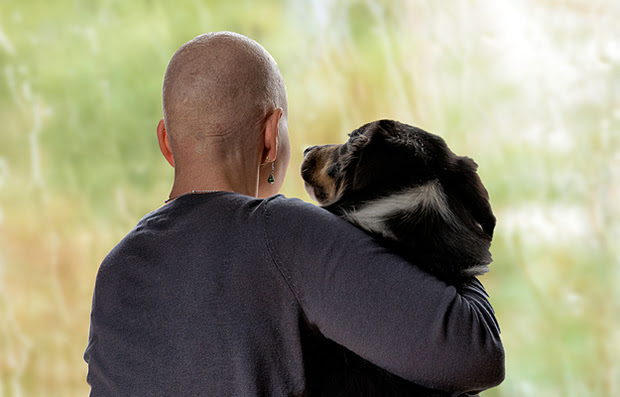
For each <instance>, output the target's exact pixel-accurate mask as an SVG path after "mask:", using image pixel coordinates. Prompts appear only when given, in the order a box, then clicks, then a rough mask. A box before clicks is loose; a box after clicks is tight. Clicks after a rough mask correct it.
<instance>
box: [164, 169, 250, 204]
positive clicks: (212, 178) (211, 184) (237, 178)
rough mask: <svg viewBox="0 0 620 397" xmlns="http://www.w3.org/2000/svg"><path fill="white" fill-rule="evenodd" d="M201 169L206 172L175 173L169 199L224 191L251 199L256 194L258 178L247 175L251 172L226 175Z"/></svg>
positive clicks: (214, 170) (217, 171)
mask: <svg viewBox="0 0 620 397" xmlns="http://www.w3.org/2000/svg"><path fill="white" fill-rule="evenodd" d="M194 169H196V168H194ZM202 169H204V170H208V171H204V172H193V173H179V172H175V176H174V184H173V186H172V191H171V192H170V198H174V197H178V196H180V195H183V194H187V193H191V192H192V191H194V192H205V191H225V192H235V193H239V194H243V195H246V196H253V197H256V196H257V194H258V176H257V175H255V176H253V177H252V175H249V174H252V172H251V171H248V172H243V171H238V172H235V173H226V172H223V171H224V170H221V169H220V170H216V169H212V168H211V169H209V168H202ZM254 173H256V172H254Z"/></svg>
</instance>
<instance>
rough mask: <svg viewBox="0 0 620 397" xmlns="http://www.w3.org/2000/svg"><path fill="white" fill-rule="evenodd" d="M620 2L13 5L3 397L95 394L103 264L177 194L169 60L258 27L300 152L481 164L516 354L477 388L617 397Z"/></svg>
mask: <svg viewBox="0 0 620 397" xmlns="http://www.w3.org/2000/svg"><path fill="white" fill-rule="evenodd" d="M618 18H620V6H619V5H618V4H616V3H615V2H612V1H602V0H601V1H590V0H569V1H562V2H560V1H554V0H539V1H536V0H526V1H522V2H515V1H510V0H498V1H496V2H483V1H475V0H471V1H470V0H462V1H428V0H427V1H423V0H419V1H417V0H411V1H405V0H397V1H388V0H382V1H379V0H377V1H372V0H368V1H356V0H315V1H302V0H298V1H292V0H291V1H284V0H282V1H275V0H262V1H252V0H242V1H234V2H232V1H228V0H221V1H218V0H202V1H201V0H179V1H176V2H174V3H173V2H157V1H154V0H132V1H121V0H99V1H90V0H71V1H69V0H55V1H43V0H0V73H1V75H0V119H1V120H3V128H2V131H1V134H2V135H1V137H2V145H0V315H1V318H2V325H1V326H0V395H3V396H43V395H45V396H63V397H64V396H74V395H75V396H78V395H85V394H87V393H88V386H87V385H86V383H85V380H84V379H85V374H86V365H85V364H84V362H83V361H82V358H81V356H82V353H83V350H84V348H85V346H86V341H87V336H88V322H89V311H90V299H91V295H92V287H93V284H94V277H95V274H96V270H97V267H98V265H99V263H100V261H101V260H102V258H103V257H104V256H105V254H106V253H107V252H108V251H109V249H110V248H111V247H113V245H114V244H115V243H116V242H117V241H119V240H120V238H122V236H124V234H125V233H126V232H127V231H128V230H129V229H130V228H131V227H133V225H134V224H135V223H136V222H137V221H138V220H139V218H140V217H141V216H142V215H144V214H145V213H146V212H149V211H151V210H152V209H154V208H156V207H158V206H159V205H161V204H162V202H163V200H164V199H165V198H166V197H167V194H168V189H169V187H170V184H171V179H172V170H171V168H170V167H169V166H168V165H167V163H166V162H165V161H164V160H163V158H161V156H160V154H159V151H158V147H157V143H156V140H155V127H156V125H157V122H158V120H159V119H160V118H161V116H162V112H161V100H160V98H161V97H160V95H161V94H160V90H161V81H162V78H163V75H164V71H165V68H166V65H167V62H168V60H169V59H170V57H171V56H172V54H173V53H174V52H175V51H176V49H177V48H178V47H179V46H180V45H181V44H183V43H184V42H186V41H188V40H190V39H191V38H193V37H194V36H196V35H198V34H201V33H204V32H207V31H218V30H232V31H237V32H239V33H242V34H246V35H248V36H250V37H252V38H253V39H255V40H257V41H258V42H260V43H261V44H262V45H263V46H264V47H265V48H266V49H267V50H268V51H270V52H271V54H272V55H273V56H274V58H275V59H276V60H277V61H278V64H279V66H280V68H281V70H282V73H283V75H284V78H285V80H286V83H287V87H288V95H289V125H290V132H291V140H292V146H293V158H292V160H291V166H290V169H289V174H288V177H287V180H286V182H285V185H284V188H283V193H285V194H286V195H288V196H298V197H302V198H304V199H308V196H307V195H306V193H305V192H304V191H303V185H302V183H301V179H300V178H299V177H298V167H299V163H300V161H301V153H302V150H303V148H304V147H306V146H308V145H311V144H320V143H328V142H341V141H343V140H344V139H345V136H346V133H348V132H349V131H351V130H352V129H354V128H356V127H357V126H359V125H361V124H363V123H365V122H368V121H371V120H373V119H377V118H394V119H398V120H400V121H403V122H406V123H410V124H414V125H417V126H420V127H422V128H424V129H427V130H429V131H431V132H435V133H437V134H440V135H442V136H443V137H444V138H446V140H447V142H448V144H449V145H450V146H451V148H452V149H453V150H454V151H455V152H456V153H458V154H462V155H468V156H471V157H473V158H474V159H475V160H476V161H477V163H478V164H479V165H480V169H479V172H480V174H481V176H482V179H483V181H484V182H485V185H486V186H487V188H488V190H489V192H490V195H491V201H492V204H493V208H494V210H495V212H496V215H497V217H498V227H497V231H496V235H495V240H494V244H493V255H494V258H495V263H494V265H493V270H492V272H491V273H490V274H489V275H486V276H484V277H483V279H482V281H483V282H484V283H485V285H486V286H487V290H488V291H489V293H490V294H491V299H492V303H493V305H494V307H495V308H496V311H497V317H498V319H499V321H500V324H501V326H502V332H503V339H504V343H505V347H506V352H507V379H506V381H505V382H504V384H502V385H501V386H500V387H498V388H496V389H493V390H491V391H489V392H486V393H484V395H485V396H489V397H490V396H523V395H526V396H616V395H620V331H619V329H620V327H618V325H620V321H619V320H620V292H619V291H618V288H617V285H618V282H619V281H620V259H619V258H620V255H619V252H618V250H619V246H620V244H618V243H619V241H620V222H619V221H620V204H619V203H620V134H619V128H618V127H619V124H620V98H619V95H620V42H619V39H618V38H619V37H620V25H618V24H617V20H618Z"/></svg>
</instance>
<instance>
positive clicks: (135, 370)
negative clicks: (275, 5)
mask: <svg viewBox="0 0 620 397" xmlns="http://www.w3.org/2000/svg"><path fill="white" fill-rule="evenodd" d="M163 108H164V118H163V119H162V121H161V122H160V123H159V125H158V127H157V136H158V140H159V146H160V149H161V152H162V154H163V156H164V157H165V158H166V160H168V162H169V163H170V164H171V165H172V166H173V167H174V184H173V187H172V191H171V193H170V198H169V200H168V201H167V203H166V204H165V205H163V206H162V207H161V208H158V209H156V210H155V211H153V212H151V213H149V214H147V215H146V216H144V218H142V219H141V220H140V221H139V222H138V224H137V225H136V226H135V228H134V229H133V230H131V231H130V232H129V233H128V234H127V236H126V237H125V238H124V239H123V240H122V241H121V242H120V243H119V244H118V245H117V246H116V247H114V248H113V249H112V251H111V252H110V253H109V254H108V255H107V256H106V258H105V259H104V260H103V262H102V263H101V266H100V268H99V271H98V273H97V279H96V284H95V289H94V295H93V302H92V313H91V326H90V337H89V343H88V346H87V348H86V352H85V354H84V358H85V360H86V362H87V363H88V375H87V381H88V383H89V384H90V386H91V396H95V397H101V396H303V395H312V391H313V383H316V382H318V380H315V379H313V378H312V375H311V374H312V373H313V371H312V368H310V365H307V363H309V362H312V361H313V360H312V353H313V351H312V349H310V348H309V346H311V345H312V342H313V341H312V340H311V339H312V338H315V337H320V338H328V339H330V340H333V341H335V342H336V343H338V344H341V345H343V346H345V347H346V348H348V349H350V350H352V351H353V352H355V353H357V354H358V355H360V356H361V357H363V358H365V359H366V360H369V361H370V362H372V363H374V364H376V365H378V366H380V367H382V368H384V369H386V370H387V371H389V372H391V373H393V374H396V375H398V376H400V377H402V378H404V379H406V380H408V381H410V382H412V383H416V384H419V385H422V386H425V387H429V388H433V389H437V390H443V391H445V392H446V393H447V395H461V394H464V393H467V392H470V393H472V394H475V393H477V392H479V391H481V390H485V389H487V388H490V387H493V386H495V385H497V384H499V383H500V382H501V381H502V380H503V378H504V351H503V347H502V344H501V341H500V336H499V329H498V326H497V322H496V320H495V317H494V315H493V309H492V308H491V306H490V304H489V302H488V301H487V297H486V294H485V293H484V289H483V288H482V286H481V285H480V284H479V283H477V284H472V286H470V287H465V288H463V289H462V290H459V291H457V290H456V289H455V288H454V287H451V286H448V285H446V284H444V283H443V282H441V281H439V280H437V279H435V278H433V277H431V276H430V275H427V274H426V273H424V272H423V271H422V270H420V269H419V268H417V267H416V266H414V265H412V264H410V263H407V262H405V261H404V260H403V259H401V258H400V257H398V256H396V255H393V254H391V253H390V252H388V251H387V250H385V249H384V248H383V247H381V246H380V245H379V244H377V243H376V242H375V241H374V240H373V239H372V238H371V237H370V236H369V235H367V234H365V233H364V232H362V231H360V230H359V229H357V228H355V227H354V226H352V225H351V224H349V223H348V222H346V221H344V220H342V219H340V218H338V217H336V216H335V215H332V214H331V213H328V212H327V211H325V210H323V209H321V208H318V207H316V206H314V205H311V204H307V203H304V202H302V201H300V200H298V199H290V198H285V197H283V196H281V195H277V193H278V191H279V189H280V187H281V186H282V182H283V180H284V177H285V175H286V169H287V166H288V163H289V157H290V145H289V138H288V125H287V100H286V89H285V86H284V81H283V79H282V76H281V74H280V71H279V69H278V66H277V64H276V62H275V61H274V60H273V58H272V57H271V56H270V55H269V53H267V51H265V49H264V48H263V47H261V46H260V45H259V44H258V43H256V42H254V41H253V40H251V39H249V38H247V37H245V36H242V35H238V34H235V33H230V32H219V33H209V34H205V35H201V36H198V37H196V38H195V39H193V40H191V41H189V42H188V43H186V44H185V45H183V46H182V47H181V48H180V49H179V50H178V51H177V52H176V53H175V54H174V56H173V57H172V60H171V61H170V63H169V65H168V68H167V70H166V74H165V78H164V83H163ZM270 182H273V183H270Z"/></svg>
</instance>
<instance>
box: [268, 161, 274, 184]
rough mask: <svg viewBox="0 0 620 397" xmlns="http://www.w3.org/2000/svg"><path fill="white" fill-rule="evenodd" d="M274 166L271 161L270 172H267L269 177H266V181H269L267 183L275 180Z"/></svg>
mask: <svg viewBox="0 0 620 397" xmlns="http://www.w3.org/2000/svg"><path fill="white" fill-rule="evenodd" d="M275 168H276V167H275V166H274V165H273V163H271V174H269V178H267V182H269V184H273V183H274V182H275V181H276V178H274V177H273V171H274V170H275Z"/></svg>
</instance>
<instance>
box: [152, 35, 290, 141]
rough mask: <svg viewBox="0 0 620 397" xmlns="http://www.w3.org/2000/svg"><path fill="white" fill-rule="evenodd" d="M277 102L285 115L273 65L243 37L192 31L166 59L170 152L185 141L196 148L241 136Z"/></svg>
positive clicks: (279, 80)
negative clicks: (191, 34) (190, 36)
mask: <svg viewBox="0 0 620 397" xmlns="http://www.w3.org/2000/svg"><path fill="white" fill-rule="evenodd" d="M278 107H281V108H282V109H283V110H284V117H286V111H287V105H286V89H285V87H284V81H283V79H282V75H281V74H280V71H279V69H278V66H277V64H276V62H275V61H274V60H273V58H272V57H271V56H270V55H269V53H268V52H267V51H266V50H265V49H264V48H263V47H262V46H261V45H259V44H258V43H256V42H255V41H253V40H251V39H250V38H248V37H246V36H242V35H240V34H237V33H231V32H217V33H208V34H204V35H201V36H198V37H196V38H195V39H193V40H191V41H189V42H187V43H186V44H184V45H183V46H182V47H181V48H180V49H179V50H178V51H177V52H176V53H175V54H174V56H173V57H172V59H171V60H170V63H169V64H168V68H167V70H166V75H165V77H164V84H163V108H164V119H165V124H166V129H167V131H168V135H169V137H170V141H171V142H170V143H171V145H172V146H173V151H174V149H175V146H177V147H179V146H188V145H190V146H193V147H194V150H195V151H197V152H202V151H203V150H204V149H205V148H206V147H208V146H210V145H217V142H222V141H225V142H227V144H230V141H231V140H232V141H235V140H239V139H243V140H245V139H246V138H248V134H253V133H255V132H257V131H258V130H259V129H260V128H261V125H262V122H263V121H264V120H265V118H266V117H267V116H268V115H269V114H270V113H271V112H273V111H274V109H276V108H278Z"/></svg>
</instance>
